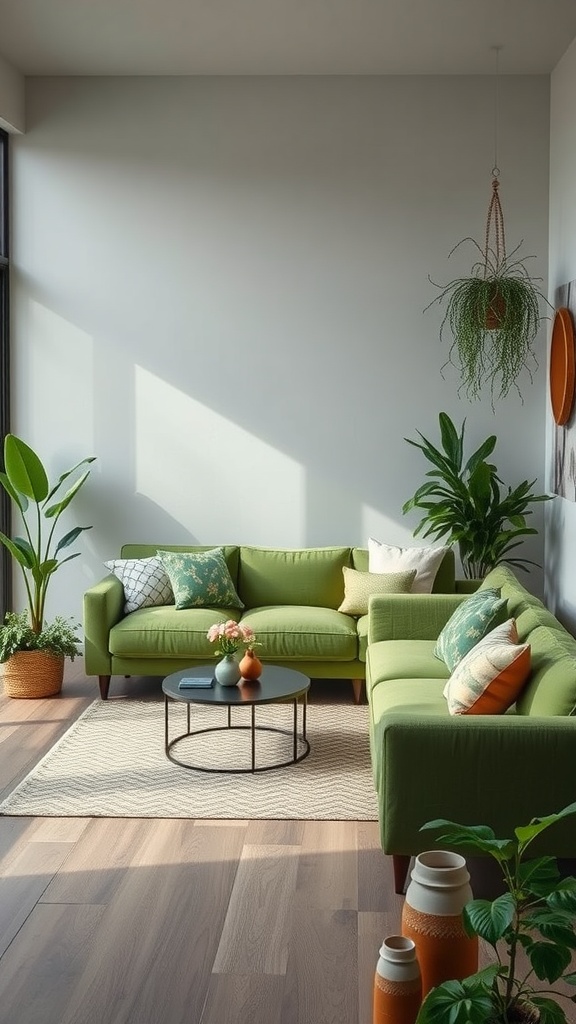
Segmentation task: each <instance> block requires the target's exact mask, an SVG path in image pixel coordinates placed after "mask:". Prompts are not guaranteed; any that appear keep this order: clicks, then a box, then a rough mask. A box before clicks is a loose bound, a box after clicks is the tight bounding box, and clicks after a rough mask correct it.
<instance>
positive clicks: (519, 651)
mask: <svg viewBox="0 0 576 1024" xmlns="http://www.w3.org/2000/svg"><path fill="white" fill-rule="evenodd" d="M507 626H510V630H509V631H508V633H509V635H507V636H503V635H502V634H503V632H505V627H507ZM517 639H518V634H517V632H516V626H515V624H514V619H509V620H508V623H505V624H503V625H500V626H496V628H495V629H493V630H491V631H490V632H489V633H488V635H487V636H485V637H484V638H483V639H482V640H480V641H479V642H478V643H477V644H476V645H475V646H474V647H473V648H472V649H471V650H470V651H468V654H466V655H465V656H464V657H463V658H462V659H461V660H460V661H459V662H458V664H457V665H456V668H455V669H454V671H453V673H452V675H451V676H450V679H449V680H448V683H447V685H446V687H445V690H444V692H445V695H446V699H447V701H448V710H449V712H450V714H451V715H501V714H503V713H504V712H505V711H507V710H508V708H509V707H512V705H513V704H514V703H515V701H516V698H517V697H518V695H519V694H520V691H521V690H522V688H523V686H524V684H525V683H526V680H527V679H528V676H529V674H530V645H529V644H518V643H516V642H515V641H516V640H517Z"/></svg>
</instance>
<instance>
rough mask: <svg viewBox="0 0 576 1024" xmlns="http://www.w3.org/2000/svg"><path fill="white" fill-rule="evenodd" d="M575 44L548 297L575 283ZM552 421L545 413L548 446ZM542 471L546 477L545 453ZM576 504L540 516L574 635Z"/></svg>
mask: <svg viewBox="0 0 576 1024" xmlns="http://www.w3.org/2000/svg"><path fill="white" fill-rule="evenodd" d="M575 94H576V40H575V41H574V42H573V43H572V45H571V47H570V48H569V49H568V51H567V52H566V53H565V55H564V57H563V58H562V60H561V61H560V63H559V64H558V65H557V67H556V68H555V70H554V72H553V74H552V79H551V103H550V110H551V113H550V271H549V273H550V277H549V287H550V297H551V298H552V297H553V296H554V293H555V290H556V288H558V287H560V286H561V285H563V284H567V283H568V282H570V281H574V280H575V279H576V175H575V170H574V169H575V167H576V111H575V108H574V96H575ZM551 436H552V417H551V415H550V413H549V414H548V438H549V441H548V448H549V449H551ZM547 473H548V477H549V479H550V480H551V479H552V458H551V451H550V450H549V452H548V455H547ZM575 559H576V504H575V503H574V502H571V501H568V500H566V499H565V498H556V499H555V501H554V502H553V504H551V505H550V506H549V508H548V509H547V515H546V596H547V600H548V603H549V604H550V606H551V607H552V608H553V609H554V610H555V611H556V612H557V614H558V616H559V617H560V618H561V619H562V621H563V622H564V623H565V624H566V625H567V626H568V627H569V628H570V629H571V631H572V632H576V576H575V574H574V564H575Z"/></svg>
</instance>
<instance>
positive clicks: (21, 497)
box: [0, 473, 28, 515]
mask: <svg viewBox="0 0 576 1024" xmlns="http://www.w3.org/2000/svg"><path fill="white" fill-rule="evenodd" d="M0 484H2V487H3V488H4V490H5V491H6V493H7V494H8V495H9V497H10V498H11V499H12V501H13V502H14V503H15V505H17V506H18V508H19V509H20V511H21V513H22V515H24V513H25V511H26V509H27V508H28V498H27V497H26V495H25V494H19V493H18V491H17V490H15V488H14V487H13V486H12V484H11V483H10V481H9V479H8V477H7V476H6V473H0Z"/></svg>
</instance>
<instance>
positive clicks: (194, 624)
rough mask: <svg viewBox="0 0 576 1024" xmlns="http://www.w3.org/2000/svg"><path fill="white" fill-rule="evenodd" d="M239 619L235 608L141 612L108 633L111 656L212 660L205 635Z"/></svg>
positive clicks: (169, 607) (173, 608) (150, 610)
mask: <svg viewBox="0 0 576 1024" xmlns="http://www.w3.org/2000/svg"><path fill="white" fill-rule="evenodd" d="M239 618H240V611H239V610H238V609H237V608H227V609H222V608H187V609H183V610H181V611H177V610H176V608H175V607H174V606H173V605H172V606H168V607H163V608H143V609H141V610H139V611H137V612H132V614H131V615H127V616H126V618H125V619H121V620H120V622H118V623H117V624H116V625H115V626H112V629H111V630H110V637H109V645H110V653H111V654H113V655H115V656H116V657H119V658H186V657H188V656H189V657H191V658H194V659H196V660H197V659H198V658H203V657H206V661H213V660H214V644H211V643H209V641H208V637H207V635H206V634H207V633H208V630H209V629H210V626H212V625H213V624H214V623H215V622H226V620H227V619H235V620H236V621H237V620H238V619H239Z"/></svg>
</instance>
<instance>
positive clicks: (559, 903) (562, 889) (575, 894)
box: [546, 877, 576, 914]
mask: <svg viewBox="0 0 576 1024" xmlns="http://www.w3.org/2000/svg"><path fill="white" fill-rule="evenodd" d="M546 903H547V904H548V906H549V907H552V908H553V909H554V910H567V911H569V912H570V913H572V914H576V878H572V877H570V878H563V879H561V881H560V882H559V883H558V884H557V885H556V887H555V889H554V892H551V893H550V894H549V895H548V896H547V898H546Z"/></svg>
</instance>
